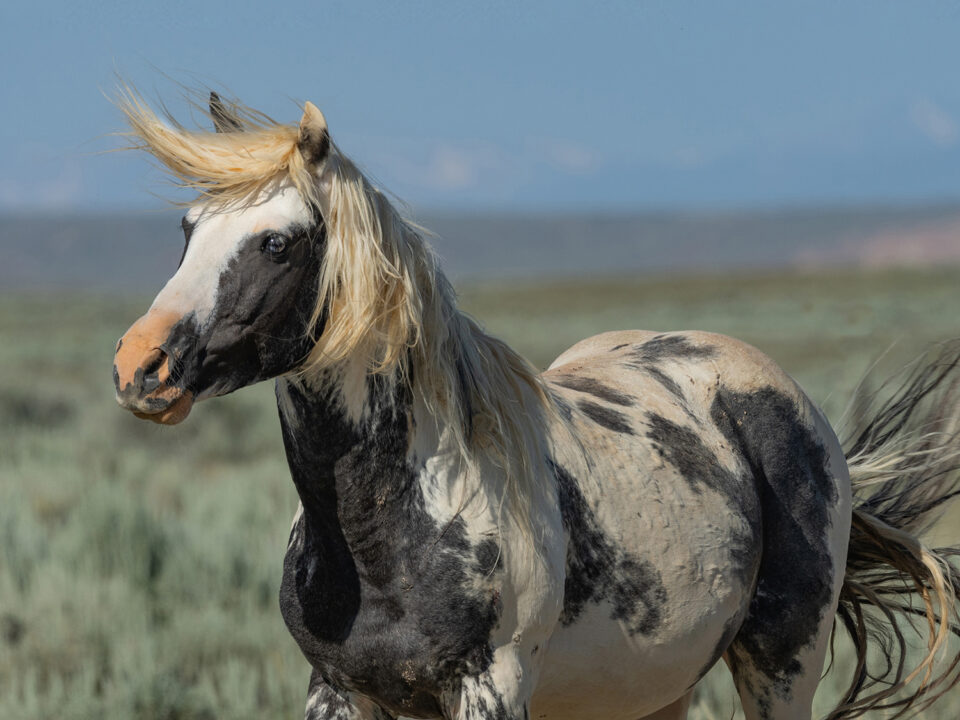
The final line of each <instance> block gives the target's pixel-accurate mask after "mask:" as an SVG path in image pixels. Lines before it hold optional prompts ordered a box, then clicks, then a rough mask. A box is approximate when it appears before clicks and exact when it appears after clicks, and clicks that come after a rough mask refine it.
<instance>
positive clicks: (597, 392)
mask: <svg viewBox="0 0 960 720" xmlns="http://www.w3.org/2000/svg"><path fill="white" fill-rule="evenodd" d="M550 382H553V383H556V384H557V385H560V386H561V387H565V388H570V389H571V390H576V391H577V392H582V393H587V394H589V395H593V396H594V397H596V398H599V399H600V400H605V401H606V402H608V403H613V404H614V405H621V406H623V407H630V406H631V405H633V404H635V403H636V398H635V397H633V396H632V395H628V394H627V393H625V392H622V391H620V390H617V389H615V388H612V387H610V386H608V385H604V384H603V383H602V382H600V381H599V380H597V379H596V378H592V377H585V376H583V375H560V376H557V377H553V378H551V379H550Z"/></svg>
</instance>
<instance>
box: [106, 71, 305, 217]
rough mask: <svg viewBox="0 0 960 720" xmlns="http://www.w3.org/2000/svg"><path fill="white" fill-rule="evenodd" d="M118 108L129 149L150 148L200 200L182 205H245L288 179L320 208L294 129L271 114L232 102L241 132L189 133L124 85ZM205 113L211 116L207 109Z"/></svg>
mask: <svg viewBox="0 0 960 720" xmlns="http://www.w3.org/2000/svg"><path fill="white" fill-rule="evenodd" d="M116 102H117V105H118V106H119V108H120V110H121V111H122V112H123V114H124V115H125V116H126V120H127V124H128V125H129V128H130V130H129V132H127V133H125V136H126V137H129V138H131V139H132V140H133V142H132V143H131V145H129V146H128V148H129V149H138V150H146V151H147V152H149V153H150V154H151V155H153V156H154V157H155V158H156V159H157V160H158V161H159V162H160V164H161V165H162V166H163V167H164V168H165V169H166V170H167V171H168V172H169V174H170V175H171V176H172V178H173V181H174V184H175V185H176V186H177V187H180V188H184V189H187V190H193V191H195V192H196V193H197V196H196V197H195V198H193V199H191V200H188V201H186V202H181V203H178V204H180V205H191V204H195V203H197V202H210V201H213V202H216V203H218V204H221V205H226V206H229V205H244V204H248V203H249V202H251V201H252V199H254V198H256V197H258V196H259V195H260V194H261V193H262V192H263V191H264V190H265V189H267V188H268V187H269V186H271V185H274V184H276V183H277V182H278V181H282V180H284V179H289V180H290V182H292V183H293V185H294V186H295V187H296V188H297V190H298V191H299V192H300V194H301V196H303V198H304V201H305V202H307V203H308V204H309V205H312V206H317V207H319V206H320V198H319V191H318V189H317V185H316V182H315V177H314V174H313V168H312V167H311V165H310V163H309V162H308V160H306V159H305V158H304V157H303V155H302V154H301V152H300V150H299V148H298V139H299V129H298V127H297V126H296V125H285V124H281V123H278V122H276V121H274V120H272V119H270V118H269V117H268V116H266V115H264V114H262V113H259V112H257V111H256V110H253V109H250V108H247V107H245V106H243V105H240V104H239V103H232V104H231V110H233V111H236V112H239V113H240V115H241V116H242V119H243V125H242V127H243V129H242V130H239V131H236V132H229V133H218V132H213V131H210V132H207V131H204V130H188V129H186V128H185V127H183V126H182V125H181V124H180V123H178V122H177V121H176V120H175V119H174V118H173V117H172V116H171V115H170V114H169V113H167V112H165V113H164V114H163V117H162V118H161V117H160V116H158V115H157V114H156V113H155V112H154V111H153V110H152V109H151V108H150V107H149V105H147V104H146V102H145V101H144V100H143V98H142V97H141V96H140V95H139V93H137V91H136V90H134V89H132V88H129V87H125V88H123V90H122V91H121V94H120V95H119V97H118V98H117V101H116ZM203 112H204V114H206V115H207V116H209V117H210V119H211V122H213V117H212V116H210V113H209V111H207V110H203Z"/></svg>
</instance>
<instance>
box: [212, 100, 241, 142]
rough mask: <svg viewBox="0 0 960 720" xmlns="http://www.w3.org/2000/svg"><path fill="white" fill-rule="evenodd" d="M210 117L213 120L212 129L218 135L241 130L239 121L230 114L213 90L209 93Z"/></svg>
mask: <svg viewBox="0 0 960 720" xmlns="http://www.w3.org/2000/svg"><path fill="white" fill-rule="evenodd" d="M210 117H211V118H212V119H213V127H214V128H215V129H216V131H217V132H218V133H222V132H237V131H238V130H243V125H241V124H240V120H238V119H237V118H236V117H234V116H233V115H231V114H230V111H229V110H227V108H226V106H225V105H224V104H223V101H222V100H221V99H220V96H219V95H217V93H215V92H214V91H213V90H211V91H210Z"/></svg>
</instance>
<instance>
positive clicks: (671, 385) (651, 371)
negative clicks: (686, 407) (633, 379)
mask: <svg viewBox="0 0 960 720" xmlns="http://www.w3.org/2000/svg"><path fill="white" fill-rule="evenodd" d="M634 367H636V366H634ZM643 370H645V371H646V373H647V375H649V376H650V377H652V378H653V379H654V380H656V381H657V382H658V383H660V384H661V385H662V386H663V387H664V388H665V389H666V390H667V392H669V393H670V394H671V395H673V396H674V397H676V398H677V399H679V400H684V397H683V390H682V389H681V388H680V385H679V384H678V383H677V381H676V380H674V379H673V378H672V377H670V376H669V375H667V374H666V373H665V372H663V370H661V369H660V368H658V367H657V366H656V365H647V366H646V367H644V368H643Z"/></svg>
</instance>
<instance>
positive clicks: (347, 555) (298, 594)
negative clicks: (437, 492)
mask: <svg viewBox="0 0 960 720" xmlns="http://www.w3.org/2000/svg"><path fill="white" fill-rule="evenodd" d="M447 535H449V536H450V537H447ZM415 540H416V538H413V539H412V540H411V539H410V538H409V537H408V538H406V539H399V538H398V539H396V542H395V543H394V546H393V547H392V548H391V550H390V552H387V551H386V550H385V549H384V548H380V549H379V551H378V552H374V551H373V550H372V549H369V548H368V550H369V551H370V553H371V554H376V555H377V558H376V562H375V563H370V562H367V563H365V562H363V558H362V557H360V558H358V557H357V555H361V556H362V555H363V553H357V552H354V551H351V550H350V549H348V547H347V545H346V544H345V543H344V544H338V543H335V542H333V543H331V542H329V538H321V537H318V534H317V533H316V532H315V531H314V530H312V529H311V528H310V527H309V526H307V525H306V524H305V523H304V522H303V520H302V519H301V520H300V521H299V522H298V523H297V524H296V525H295V526H294V529H293V532H292V534H291V541H290V546H289V548H288V551H287V556H286V558H285V560H284V576H283V582H282V585H281V591H280V606H281V611H282V613H283V617H284V620H285V622H286V623H287V626H288V628H289V630H290V632H291V634H292V635H293V636H294V638H295V639H296V640H297V643H298V644H299V645H300V648H301V650H302V651H303V653H304V655H305V656H306V657H307V659H308V660H309V661H310V663H311V664H312V665H313V666H314V667H315V668H316V669H317V670H318V671H319V672H320V673H321V675H322V676H323V677H324V678H325V679H326V680H327V681H328V682H331V683H333V684H335V685H338V686H341V687H345V688H349V689H352V690H355V691H357V692H360V693H362V694H364V695H367V696H368V697H371V698H373V699H375V700H377V701H378V702H379V703H380V704H382V705H384V706H386V707H388V708H390V709H391V710H393V711H394V712H396V713H398V714H404V715H412V716H424V717H429V716H438V715H439V714H440V706H439V702H438V698H439V696H440V694H441V693H443V692H444V691H445V690H447V689H449V688H451V687H452V686H453V684H454V683H455V682H456V681H457V679H458V678H460V677H462V676H463V675H464V674H474V673H478V672H481V671H482V670H484V669H485V668H486V667H487V665H489V663H490V655H491V649H490V634H491V632H492V631H493V629H494V628H495V626H496V624H497V620H498V618H499V589H498V583H497V576H498V575H499V573H496V572H493V573H491V572H489V571H490V570H491V569H492V568H486V567H481V564H480V563H479V561H478V559H477V558H478V557H480V558H481V559H483V556H484V553H485V551H484V550H482V549H478V548H474V547H473V546H471V544H470V543H469V542H468V541H467V540H466V538H465V537H464V535H463V529H462V528H459V527H455V526H451V528H449V529H448V531H447V533H445V535H444V541H443V542H441V543H434V544H433V545H432V546H427V547H426V548H422V547H419V546H418V544H417V543H416V542H415ZM481 570H482V571H485V573H484V574H480V573H479V572H478V571H481Z"/></svg>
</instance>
